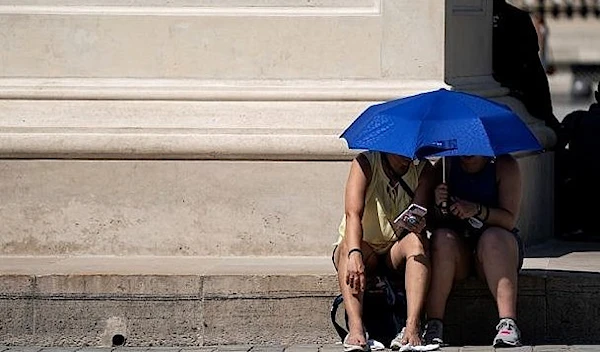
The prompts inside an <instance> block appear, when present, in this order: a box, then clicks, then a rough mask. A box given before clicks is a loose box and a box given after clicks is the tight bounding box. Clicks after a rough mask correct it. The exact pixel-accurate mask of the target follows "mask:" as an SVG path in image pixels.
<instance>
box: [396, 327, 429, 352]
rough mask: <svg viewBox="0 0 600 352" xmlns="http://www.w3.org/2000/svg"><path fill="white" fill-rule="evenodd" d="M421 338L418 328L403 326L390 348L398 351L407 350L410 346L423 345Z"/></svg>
mask: <svg viewBox="0 0 600 352" xmlns="http://www.w3.org/2000/svg"><path fill="white" fill-rule="evenodd" d="M421 344H422V343H421V338H420V337H419V330H418V329H414V328H413V329H408V328H406V327H404V328H402V330H401V331H400V333H398V335H396V337H394V339H393V340H392V342H391V343H390V349H392V350H394V351H397V350H400V351H405V350H406V349H407V347H408V346H411V347H415V346H421Z"/></svg>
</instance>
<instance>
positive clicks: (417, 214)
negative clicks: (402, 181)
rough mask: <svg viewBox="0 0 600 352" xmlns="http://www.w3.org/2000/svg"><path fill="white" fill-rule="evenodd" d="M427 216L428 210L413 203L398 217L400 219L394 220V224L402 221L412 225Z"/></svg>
mask: <svg viewBox="0 0 600 352" xmlns="http://www.w3.org/2000/svg"><path fill="white" fill-rule="evenodd" d="M425 215H427V208H424V207H422V206H420V205H418V204H415V203H412V204H411V205H409V206H408V208H406V209H405V210H404V211H403V212H402V213H401V214H400V215H398V217H397V218H396V219H395V220H394V224H395V223H397V222H398V221H402V222H404V223H405V224H410V223H411V222H413V221H416V222H418V221H419V220H421V218H422V217H424V216H425ZM412 219H416V220H412ZM416 222H415V223H416Z"/></svg>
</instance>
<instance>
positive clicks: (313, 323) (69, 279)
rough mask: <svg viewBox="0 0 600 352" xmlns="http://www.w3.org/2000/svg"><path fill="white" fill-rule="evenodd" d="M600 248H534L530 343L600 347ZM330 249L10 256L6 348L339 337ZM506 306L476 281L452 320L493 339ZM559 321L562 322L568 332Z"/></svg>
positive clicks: (464, 288) (4, 264) (454, 326)
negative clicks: (314, 252)
mask: <svg viewBox="0 0 600 352" xmlns="http://www.w3.org/2000/svg"><path fill="white" fill-rule="evenodd" d="M599 251H600V244H596V243H587V244H585V245H579V246H578V245H576V244H573V243H557V242H549V243H546V244H544V245H541V246H538V247H532V248H531V249H530V251H529V254H528V258H526V260H525V264H524V270H523V272H522V274H521V276H520V282H519V307H518V308H519V326H520V328H521V330H522V332H523V337H524V342H525V343H529V344H544V343H561V344H568V343H579V344H581V343H590V344H594V343H600V339H599V338H598V334H596V333H595V332H597V331H598V329H599V328H600V324H599V323H598V321H597V319H596V317H597V316H598V311H599V310H600V303H599V301H598V300H597V292H598V290H599V289H600V259H599V258H600V257H598V255H597V254H598V252H599ZM330 260H331V259H330V258H329V257H326V256H306V257H299V256H281V257H275V256H271V257H265V256H263V257H259V256H256V257H183V256H167V257H160V256H72V257H39V256H31V257H22V256H3V257H0V334H1V337H0V340H2V341H3V342H4V344H6V345H25V346H26V345H39V346H84V345H87V346H111V345H113V344H115V345H118V344H119V342H120V341H121V342H122V341H123V339H126V340H125V341H126V344H127V345H128V346H149V345H154V346H157V345H160V346H213V345H238V344H281V345H291V344H314V343H317V344H331V343H335V342H336V341H338V337H337V335H336V333H335V330H334V329H333V327H332V325H331V323H330V321H329V309H330V304H331V302H332V299H333V298H334V297H335V296H336V295H337V293H338V287H337V283H336V276H335V271H334V269H333V266H332V264H331V261H330ZM496 321H497V313H496V311H495V307H494V303H493V300H492V297H491V295H490V294H489V292H488V291H487V288H486V287H485V286H484V285H483V283H481V282H480V281H477V280H476V279H470V280H467V281H466V282H464V283H462V284H459V285H458V286H457V289H456V290H455V291H454V292H453V294H452V296H451V298H450V301H449V305H448V312H447V317H446V333H447V336H448V338H449V339H450V341H452V343H453V344H456V345H488V344H489V343H490V339H491V338H492V337H493V329H494V325H495V323H496ZM557 327H560V328H557Z"/></svg>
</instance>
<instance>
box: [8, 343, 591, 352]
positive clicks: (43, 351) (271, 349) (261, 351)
mask: <svg viewBox="0 0 600 352" xmlns="http://www.w3.org/2000/svg"><path fill="white" fill-rule="evenodd" d="M497 350H498V351H505V352H592V351H600V345H597V346H589V345H573V346H565V345H545V346H523V347H518V348H503V349H497ZM109 351H110V352H113V351H114V352H141V351H149V352H180V351H181V352H194V351H198V352H341V351H342V347H341V346H340V345H295V346H262V345H261V346H214V347H197V348H193V347H186V348H177V347H118V348H108V347H107V348H98V347H84V348H42V347H4V348H2V347H0V352H109ZM388 351H389V350H386V352H388ZM441 351H443V352H479V351H489V352H491V351H495V350H494V348H492V347H486V346H467V347H445V348H442V349H441Z"/></svg>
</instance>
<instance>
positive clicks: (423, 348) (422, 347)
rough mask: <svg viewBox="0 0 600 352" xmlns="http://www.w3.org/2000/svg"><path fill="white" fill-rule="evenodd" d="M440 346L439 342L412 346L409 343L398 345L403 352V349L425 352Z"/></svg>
mask: <svg viewBox="0 0 600 352" xmlns="http://www.w3.org/2000/svg"><path fill="white" fill-rule="evenodd" d="M439 348H440V345H439V344H437V343H436V344H431V345H420V346H413V345H411V344H406V345H403V346H402V347H400V351H401V352H404V351H418V352H426V351H435V350H437V349H439Z"/></svg>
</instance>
